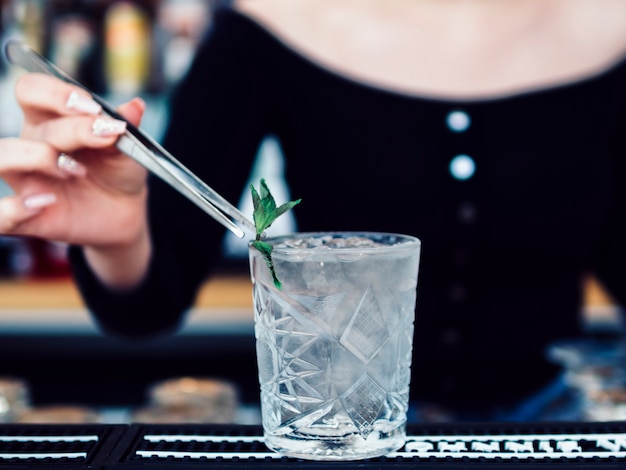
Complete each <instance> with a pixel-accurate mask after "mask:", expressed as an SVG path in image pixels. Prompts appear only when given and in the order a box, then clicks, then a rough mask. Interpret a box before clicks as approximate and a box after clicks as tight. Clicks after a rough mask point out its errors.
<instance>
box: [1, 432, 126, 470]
mask: <svg viewBox="0 0 626 470" xmlns="http://www.w3.org/2000/svg"><path fill="white" fill-rule="evenodd" d="M127 432H128V426H126V425H98V424H58V425H57V424H2V425H0V469H2V470H5V469H6V470H23V469H33V468H46V469H53V470H55V469H64V470H73V469H77V470H78V469H91V468H93V469H101V468H104V466H105V465H106V463H107V462H108V461H109V460H110V458H111V452H112V450H113V449H114V448H115V447H116V446H117V445H119V443H120V442H121V441H122V440H123V439H122V438H123V437H124V436H125V435H126V433H127Z"/></svg>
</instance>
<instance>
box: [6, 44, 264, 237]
mask: <svg viewBox="0 0 626 470" xmlns="http://www.w3.org/2000/svg"><path fill="white" fill-rule="evenodd" d="M5 54H6V57H7V59H8V60H9V62H11V63H12V64H15V65H19V66H20V67H22V68H23V69H25V70H26V71H28V72H36V73H45V74H47V75H52V76H54V77H56V78H59V79H61V80H63V81H65V82H67V83H71V84H72V85H76V86H78V87H80V88H82V89H83V90H85V91H86V92H87V93H89V94H90V95H91V97H92V98H93V99H94V101H96V102H97V103H98V104H99V105H100V106H101V107H102V114H104V115H108V116H110V117H112V118H114V119H119V120H122V121H125V122H126V132H125V133H124V134H122V135H121V136H120V137H119V139H118V140H117V143H116V145H117V148H118V149H119V150H120V151H121V152H123V153H125V154H126V155H128V156H129V157H131V158H132V159H133V160H135V161H137V162H138V163H139V164H140V165H142V166H143V167H145V168H146V169H147V170H148V171H150V172H152V173H154V174H155V175H157V176H158V177H159V178H161V179H162V180H164V181H165V182H166V183H168V184H170V185H171V186H172V187H173V188H174V189H176V190H178V191H179V192H180V193H181V194H183V195H185V196H186V197H187V198H188V199H189V200H191V201H192V202H194V203H195V204H196V205H197V206H198V207H200V208H201V209H202V210H204V211H205V212H206V213H207V214H209V215H210V216H212V217H213V218H214V219H215V220H217V221H218V222H220V223H221V224H222V225H224V226H225V227H226V228H228V229H229V230H230V231H231V232H233V233H234V234H235V235H237V236H238V237H239V238H243V237H244V235H245V233H244V231H243V230H242V229H241V227H239V226H238V225H236V224H235V222H239V223H240V224H241V225H243V226H244V227H245V228H247V229H249V230H251V231H252V233H255V227H254V224H253V223H252V222H251V221H250V220H249V219H248V218H246V217H245V216H244V215H243V214H242V213H241V212H240V211H239V209H237V208H236V207H235V206H233V205H232V204H230V203H229V202H228V201H227V200H226V199H224V198H223V197H222V196H220V195H219V194H218V193H217V192H215V191H214V190H213V189H211V188H210V187H209V186H208V185H207V184H206V183H205V182H204V181H202V180H201V179H200V178H198V177H197V176H196V175H194V174H193V173H192V172H191V171H190V170H189V169H187V168H186V167H185V166H184V165H183V164H182V163H180V162H179V161H178V160H176V159H175V158H174V157H173V156H172V155H171V154H170V153H169V152H168V151H167V150H165V149H164V148H163V147H162V146H161V145H159V144H158V143H157V142H156V141H155V140H154V139H153V138H152V137H150V136H149V135H148V134H146V133H145V132H143V131H142V130H141V129H139V128H137V127H136V126H134V125H133V124H131V123H130V122H128V121H126V119H124V118H123V117H122V116H121V115H119V114H118V113H117V112H116V111H115V110H114V109H113V107H112V106H111V105H109V104H108V103H107V102H106V101H104V100H103V99H102V98H100V97H99V96H97V95H96V94H95V93H93V92H91V91H90V90H89V89H88V88H86V87H85V86H84V85H82V84H80V83H78V82H77V81H76V80H74V79H73V78H72V77H70V76H69V75H67V74H66V73H65V72H63V71H62V70H61V69H59V68H58V67H57V66H56V65H54V64H53V63H52V62H50V61H49V60H47V59H46V58H44V57H42V56H41V55H39V54H38V53H37V52H35V51H34V50H33V49H32V48H31V47H29V46H28V45H27V44H25V43H24V42H22V41H20V40H17V39H11V40H9V41H8V42H7V44H6V46H5Z"/></svg>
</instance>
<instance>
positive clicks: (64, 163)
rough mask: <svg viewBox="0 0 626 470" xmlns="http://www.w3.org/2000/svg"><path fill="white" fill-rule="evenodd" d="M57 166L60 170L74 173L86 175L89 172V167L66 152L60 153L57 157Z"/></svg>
mask: <svg viewBox="0 0 626 470" xmlns="http://www.w3.org/2000/svg"><path fill="white" fill-rule="evenodd" d="M57 166H58V167H59V169H60V170H62V171H65V172H66V173H70V174H72V175H76V176H85V175H86V174H87V168H86V167H85V166H84V165H83V164H81V163H79V162H77V161H76V160H74V159H73V158H72V157H70V156H69V155H68V154H66V153H61V154H59V156H58V157H57Z"/></svg>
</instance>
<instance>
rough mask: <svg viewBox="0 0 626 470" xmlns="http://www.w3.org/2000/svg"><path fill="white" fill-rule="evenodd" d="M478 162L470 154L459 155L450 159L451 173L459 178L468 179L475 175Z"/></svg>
mask: <svg viewBox="0 0 626 470" xmlns="http://www.w3.org/2000/svg"><path fill="white" fill-rule="evenodd" d="M475 171H476V164H475V163H474V160H473V159H472V157H470V156H469V155H457V156H456V157H454V158H453V159H452V160H451V161H450V174H451V175H452V177H453V178H456V179H457V180H467V179H470V178H471V177H472V176H474V172H475Z"/></svg>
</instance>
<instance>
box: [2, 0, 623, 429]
mask: <svg viewBox="0 0 626 470" xmlns="http://www.w3.org/2000/svg"><path fill="white" fill-rule="evenodd" d="M625 54H626V4H624V2H622V1H620V0H599V1H596V2H588V1H585V0H530V1H529V0H509V1H506V2H502V1H498V0H487V1H484V0H480V1H474V0H465V1H462V0H444V1H441V0H420V1H415V0H411V1H409V0H406V1H405V0H402V1H400V0H398V1H394V2H384V1H376V0H372V1H364V0H340V1H339V0H333V1H319V0H301V1H299V2H292V1H290V0H266V1H264V2H258V1H257V2H255V1H254V0H242V1H237V2H235V7H234V9H232V10H231V9H224V10H220V11H218V12H217V13H216V17H215V19H214V22H213V26H212V28H211V30H210V31H209V32H208V35H207V37H206V40H205V42H204V43H203V44H202V46H201V47H200V49H199V50H198V52H197V56H196V59H195V61H194V64H193V65H192V67H191V69H190V71H189V73H188V75H187V77H186V78H185V79H184V80H183V81H182V83H181V84H180V86H179V87H178V90H177V93H176V94H175V96H174V99H173V102H172V108H171V119H170V123H169V126H168V130H167V133H166V136H165V139H164V145H165V147H166V148H168V149H169V150H170V151H171V152H172V153H173V154H174V155H176V156H177V157H178V158H180V159H181V160H183V161H184V162H185V164H186V165H187V166H188V167H190V168H191V169H192V170H193V171H194V172H196V173H197V174H198V175H199V176H200V177H201V178H203V179H204V180H205V181H207V183H208V184H210V185H211V186H213V187H214V188H215V189H216V190H218V191H219V192H220V193H221V194H223V195H224V196H225V197H226V198H227V199H229V200H231V201H234V200H236V199H237V197H238V196H239V194H240V192H241V189H242V188H243V186H244V184H245V181H246V179H247V176H248V169H249V168H250V166H251V164H252V161H253V158H254V156H255V153H256V149H257V146H258V144H259V142H260V141H261V139H262V138H263V137H264V136H266V135H270V134H271V135H275V136H276V137H277V138H278V139H279V141H280V143H281V145H282V148H283V151H284V153H285V158H286V178H287V182H288V184H289V186H290V189H291V191H292V193H293V194H294V196H297V197H299V198H302V199H303V203H302V204H301V205H299V206H298V208H297V209H296V212H295V214H296V218H297V221H298V228H299V229H300V230H303V231H308V230H327V229H328V230H351V229H352V230H383V231H391V232H402V233H410V234H413V235H416V236H418V237H419V238H420V239H421V240H422V243H423V251H422V263H421V268H420V280H419V297H418V299H419V300H418V308H417V317H416V324H415V326H416V332H415V343H414V360H413V373H414V376H413V381H412V393H413V398H415V399H417V400H421V401H425V402H433V403H437V404H440V405H443V406H446V407H448V408H450V409H453V410H455V411H458V412H459V413H461V414H464V413H469V412H475V411H478V412H480V414H478V415H472V416H477V417H480V418H485V417H487V418H491V417H505V418H506V419H512V418H515V417H521V418H524V419H526V418H528V419H532V418H533V415H532V413H527V414H525V415H519V414H515V412H516V410H519V409H520V406H521V404H523V403H526V400H527V399H528V398H529V397H535V396H536V394H541V392H542V391H543V390H545V388H546V387H547V386H549V384H550V383H552V381H553V380H554V379H555V377H557V372H558V371H557V370H556V369H555V368H554V367H553V366H551V365H549V364H547V362H546V360H545V358H544V353H545V347H546V346H547V345H548V344H550V343H551V342H553V341H555V340H557V339H559V338H565V337H572V336H576V335H578V334H579V333H580V331H579V329H578V315H579V311H580V307H581V279H582V277H583V276H584V275H585V274H587V273H589V272H593V273H594V274H595V275H597V276H598V277H599V278H600V279H601V280H602V282H603V283H604V284H605V285H606V286H607V288H608V289H609V290H610V291H611V293H612V294H613V295H615V297H616V298H617V299H618V300H619V301H623V300H625V296H626V283H625V279H624V274H625V273H624V270H623V269H622V266H624V265H625V263H626V251H625V250H624V248H623V243H622V241H623V240H624V239H626V224H625V223H624V221H623V217H622V215H621V212H622V210H621V208H622V207H623V206H624V204H625V203H626V194H624V189H623V188H624V184H623V183H622V181H621V180H622V179H623V178H624V176H625V175H626V173H625V171H626V168H624V163H623V162H624V156H626V87H625V86H624V84H625V83H626V59H625ZM16 95H17V98H18V100H19V102H20V104H21V106H22V109H23V110H24V113H25V123H24V127H23V132H22V134H21V137H20V138H19V139H8V140H4V141H3V142H2V143H1V144H0V145H1V146H2V149H1V155H3V157H2V158H1V159H0V175H1V176H2V177H3V178H5V179H6V180H7V181H8V182H9V184H10V185H11V186H12V187H13V189H14V190H15V192H16V195H15V196H13V197H8V198H4V199H3V200H1V201H0V221H1V222H0V232H2V233H8V234H16V235H35V236H40V237H45V238H51V239H56V240H63V241H66V242H69V243H71V244H72V245H73V248H72V252H71V258H72V262H73V266H74V270H75V274H76V279H77V282H78V283H79V285H80V287H81V290H82V292H83V294H84V297H85V299H86V301H87V303H88V304H89V306H90V308H91V310H92V312H93V314H94V315H95V317H96V319H97V320H98V322H99V324H100V325H101V326H102V328H103V329H104V330H105V331H107V332H110V333H111V334H119V335H125V336H130V337H132V336H139V335H148V334H155V333H160V332H166V331H172V330H173V329H175V328H176V327H177V326H178V325H179V323H180V321H181V319H182V318H183V312H185V310H186V309H187V308H188V307H189V306H190V305H191V304H192V302H193V299H194V295H195V293H196V290H197V288H198V286H199V284H200V283H201V282H202V281H203V280H204V279H205V277H206V275H207V274H208V272H209V269H210V267H211V265H212V264H213V263H214V262H215V259H216V257H217V256H218V255H219V250H218V247H219V246H220V243H219V241H220V239H221V237H222V235H223V232H222V230H221V228H220V226H219V225H218V224H216V223H215V221H213V220H212V219H211V218H209V217H207V216H206V215H205V214H203V213H201V212H200V211H199V210H198V209H197V208H196V207H195V206H193V205H192V204H190V203H188V202H187V201H186V200H184V199H183V198H182V197H181V196H179V195H177V194H176V193H175V192H174V191H173V190H171V189H169V188H167V187H165V186H164V185H163V184H162V183H160V182H159V181H156V180H154V181H153V180H152V179H150V181H148V178H147V175H146V173H145V171H144V170H143V169H141V168H140V167H138V166H137V165H136V164H135V163H134V162H133V161H131V160H130V159H128V158H125V157H124V156H122V155H120V154H119V153H118V152H117V151H116V150H115V148H114V147H113V143H114V142H115V140H116V137H117V136H118V135H119V134H120V133H121V132H123V128H124V124H123V123H120V122H117V121H115V122H111V121H106V120H103V118H101V117H97V115H96V113H97V112H98V110H97V107H94V104H93V103H92V102H90V101H89V100H88V99H86V98H85V96H84V95H83V94H81V92H80V91H77V90H75V89H74V88H73V87H71V86H69V85H66V84H63V83H59V82H57V81H55V80H52V79H50V78H47V77H42V76H37V75H28V76H25V77H24V78H22V79H21V80H20V81H19V83H18V85H17V88H16ZM119 111H120V112H121V113H122V114H123V115H124V116H125V117H126V118H127V119H128V120H129V121H130V122H133V123H138V122H139V120H140V118H141V115H142V113H143V112H144V105H143V104H142V102H141V101H140V100H137V99H135V100H133V101H130V102H129V103H126V104H125V105H123V106H121V107H120V110H119ZM502 410H506V411H507V414H499V412H500V411H502ZM535 411H536V410H535ZM459 416H460V415H459Z"/></svg>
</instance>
